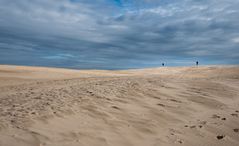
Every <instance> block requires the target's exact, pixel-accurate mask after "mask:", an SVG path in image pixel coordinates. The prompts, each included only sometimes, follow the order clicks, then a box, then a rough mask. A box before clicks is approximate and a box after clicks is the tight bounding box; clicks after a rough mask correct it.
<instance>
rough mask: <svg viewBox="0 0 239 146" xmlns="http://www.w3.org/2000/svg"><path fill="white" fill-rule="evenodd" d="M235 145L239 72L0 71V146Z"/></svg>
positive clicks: (216, 69)
mask: <svg viewBox="0 0 239 146" xmlns="http://www.w3.org/2000/svg"><path fill="white" fill-rule="evenodd" d="M174 145H175V146H177V145H180V146H239V67H238V66H228V67H225V66H205V67H181V68H176V67H175V68H166V67H165V68H156V69H140V70H127V71H97V70H91V71H87V70H85V71H80V70H79V71H78V70H67V69H55V68H40V67H23V66H6V65H1V66H0V146H174Z"/></svg>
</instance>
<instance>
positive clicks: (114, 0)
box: [0, 0, 239, 70]
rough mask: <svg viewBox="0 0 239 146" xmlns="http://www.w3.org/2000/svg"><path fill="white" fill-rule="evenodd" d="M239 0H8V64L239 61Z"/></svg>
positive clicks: (0, 43) (3, 12)
mask: <svg viewBox="0 0 239 146" xmlns="http://www.w3.org/2000/svg"><path fill="white" fill-rule="evenodd" d="M238 26H239V0H0V64H13V65H29V66H49V67H64V68H75V69H110V70H111V69H113V70H114V69H130V68H147V67H158V66H161V64H162V62H164V63H165V64H166V66H191V65H195V62H196V61H199V64H200V65H201V64H203V65H211V64H239V27H238Z"/></svg>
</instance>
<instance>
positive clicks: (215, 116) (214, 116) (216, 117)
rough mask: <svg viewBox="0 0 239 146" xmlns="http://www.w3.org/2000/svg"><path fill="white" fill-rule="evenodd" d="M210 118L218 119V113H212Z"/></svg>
mask: <svg viewBox="0 0 239 146" xmlns="http://www.w3.org/2000/svg"><path fill="white" fill-rule="evenodd" d="M212 118H213V119H220V118H221V117H220V116H218V115H216V114H214V115H212Z"/></svg>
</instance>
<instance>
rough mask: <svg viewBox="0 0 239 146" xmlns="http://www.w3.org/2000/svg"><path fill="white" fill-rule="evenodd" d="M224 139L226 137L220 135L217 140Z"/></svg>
mask: <svg viewBox="0 0 239 146" xmlns="http://www.w3.org/2000/svg"><path fill="white" fill-rule="evenodd" d="M224 137H225V135H218V136H217V139H218V140H221V139H223V138H224Z"/></svg>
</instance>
